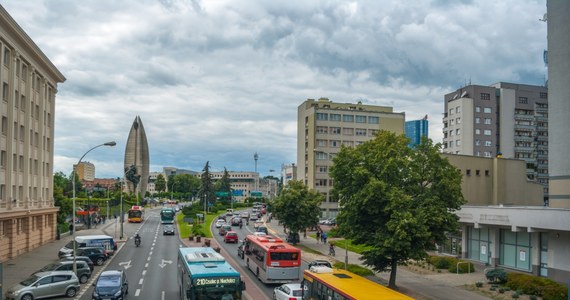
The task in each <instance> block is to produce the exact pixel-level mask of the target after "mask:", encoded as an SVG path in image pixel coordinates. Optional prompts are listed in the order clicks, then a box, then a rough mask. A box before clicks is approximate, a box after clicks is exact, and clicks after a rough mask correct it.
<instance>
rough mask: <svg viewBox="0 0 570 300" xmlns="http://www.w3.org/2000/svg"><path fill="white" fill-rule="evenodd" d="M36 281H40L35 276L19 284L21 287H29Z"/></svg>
mask: <svg viewBox="0 0 570 300" xmlns="http://www.w3.org/2000/svg"><path fill="white" fill-rule="evenodd" d="M38 279H40V277H38V276H36V275H32V276H30V277H29V278H27V279H26V280H24V281H22V282H20V284H21V285H23V286H30V285H32V284H33V283H34V282H36V281H37V280H38Z"/></svg>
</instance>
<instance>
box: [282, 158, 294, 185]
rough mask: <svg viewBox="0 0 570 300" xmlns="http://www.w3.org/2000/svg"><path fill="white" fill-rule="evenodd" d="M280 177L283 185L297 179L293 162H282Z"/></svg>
mask: <svg viewBox="0 0 570 300" xmlns="http://www.w3.org/2000/svg"><path fill="white" fill-rule="evenodd" d="M281 179H282V182H283V186H286V185H287V183H288V182H289V181H290V180H297V165H295V164H294V163H291V164H282V165H281Z"/></svg>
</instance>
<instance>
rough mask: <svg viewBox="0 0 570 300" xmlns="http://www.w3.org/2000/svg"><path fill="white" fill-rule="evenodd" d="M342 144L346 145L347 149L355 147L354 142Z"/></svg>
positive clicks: (343, 142)
mask: <svg viewBox="0 0 570 300" xmlns="http://www.w3.org/2000/svg"><path fill="white" fill-rule="evenodd" d="M342 144H343V145H345V146H346V147H353V146H354V142H353V141H342Z"/></svg>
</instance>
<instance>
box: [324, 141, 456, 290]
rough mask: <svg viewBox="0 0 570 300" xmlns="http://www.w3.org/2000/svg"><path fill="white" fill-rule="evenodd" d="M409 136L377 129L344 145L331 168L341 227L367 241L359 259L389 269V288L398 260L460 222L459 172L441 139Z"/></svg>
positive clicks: (420, 252) (415, 254) (420, 251)
mask: <svg viewBox="0 0 570 300" xmlns="http://www.w3.org/2000/svg"><path fill="white" fill-rule="evenodd" d="M408 142H409V141H408V139H407V138H406V137H405V136H404V135H397V134H395V133H392V132H388V131H380V132H378V134H377V135H376V137H375V138H374V139H372V140H370V141H367V142H365V143H363V144H361V145H359V146H357V147H355V148H348V147H343V148H342V149H341V151H340V152H339V153H338V155H337V156H336V157H335V158H334V160H333V162H334V164H333V166H332V167H331V170H330V175H331V177H332V178H333V181H334V187H333V191H332V193H333V194H334V197H338V199H340V205H341V211H340V213H339V215H338V217H337V223H338V224H339V229H340V231H341V233H342V234H344V235H345V237H347V238H350V239H353V240H354V241H355V242H356V243H359V244H364V245H366V246H370V247H371V248H370V250H367V251H364V252H363V253H362V260H363V261H364V263H365V264H366V265H369V266H371V267H372V268H373V269H374V270H376V271H378V272H380V271H385V270H387V269H391V274H390V281H389V286H390V287H392V288H395V287H396V272H397V266H398V264H405V263H406V262H407V261H408V260H410V259H422V258H425V257H426V256H427V253H426V251H427V250H431V249H434V248H435V244H436V243H442V242H443V241H444V239H445V233H446V232H450V231H455V230H456V229H457V228H458V226H459V225H458V222H457V220H458V218H457V216H456V215H455V214H453V211H455V210H457V209H459V208H460V206H461V205H462V204H463V203H464V202H465V200H464V198H463V195H462V192H461V173H460V171H459V170H458V169H457V168H455V167H454V166H453V165H451V164H450V163H449V161H448V160H447V159H446V158H444V157H443V156H442V155H441V154H440V148H441V145H440V144H436V145H434V144H433V142H432V141H431V140H430V139H427V138H424V139H423V140H422V141H421V143H420V145H418V146H417V147H416V148H414V149H412V148H409V147H408V146H407V145H408Z"/></svg>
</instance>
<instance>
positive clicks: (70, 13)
mask: <svg viewBox="0 0 570 300" xmlns="http://www.w3.org/2000/svg"><path fill="white" fill-rule="evenodd" d="M2 5H3V6H4V7H5V8H6V10H7V11H8V12H9V13H10V14H11V15H12V16H13V17H14V19H15V20H16V21H17V22H18V23H19V24H20V26H21V27H22V28H23V29H24V30H25V31H26V32H27V33H28V34H29V35H30V36H31V37H32V39H33V40H34V41H35V42H36V43H37V44H38V45H39V47H40V48H41V49H42V50H43V51H44V52H45V53H46V55H47V56H48V57H50V59H51V60H52V61H53V62H54V64H55V65H56V66H57V67H58V68H59V69H60V71H62V73H64V75H65V76H66V77H67V79H68V80H67V81H66V82H65V83H63V84H61V85H60V86H59V92H58V95H57V105H56V134H55V135H56V138H55V154H56V159H55V160H56V161H55V169H56V171H59V170H61V171H64V172H66V173H69V172H70V170H71V166H72V164H73V163H75V162H76V160H77V159H78V157H79V156H81V154H82V153H84V151H86V150H87V149H89V148H90V147H91V146H93V145H96V144H99V143H102V142H106V141H108V140H113V139H114V140H116V141H117V143H118V145H117V146H116V147H115V149H105V150H103V149H98V150H97V151H94V152H93V153H90V154H89V157H88V159H89V160H90V161H92V162H94V163H96V165H97V176H98V177H114V176H120V172H121V169H122V160H123V156H122V155H123V153H124V146H125V145H124V143H125V141H126V138H127V134H128V130H129V129H130V126H131V124H132V121H133V119H134V118H135V116H136V115H140V116H141V118H142V121H143V123H144V126H145V129H146V131H147V135H148V139H149V147H150V152H151V164H152V166H153V168H154V170H158V168H160V167H162V166H177V167H182V168H190V169H193V170H201V169H202V167H203V166H204V164H205V162H206V161H210V163H211V165H212V166H213V167H214V168H217V169H219V170H222V169H223V168H224V167H227V168H228V169H230V170H242V171H248V170H249V171H251V170H253V168H254V162H253V153H255V152H258V153H259V154H260V160H259V161H258V170H259V171H261V172H262V173H264V172H267V170H269V169H279V167H280V165H281V164H282V163H290V162H295V161H296V134H297V129H296V114H297V106H298V105H300V104H301V103H302V102H303V101H304V100H305V99H307V98H319V97H328V98H329V99H331V100H333V101H336V102H349V101H358V100H363V102H366V103H370V104H376V105H387V106H393V107H394V110H395V111H397V112H405V113H406V117H407V118H408V119H414V118H421V117H423V116H424V115H426V114H428V115H429V116H430V135H431V137H432V138H434V139H435V140H436V141H439V140H440V139H441V124H440V123H441V121H440V120H441V117H440V116H441V113H442V111H443V102H442V99H443V94H445V93H447V92H449V91H452V90H454V89H456V88H458V87H460V86H461V85H464V84H465V83H468V82H472V83H473V84H491V83H493V82H497V81H511V82H521V83H529V84H542V83H543V80H544V74H546V69H545V68H544V64H543V63H542V51H543V49H544V48H545V47H546V25H545V24H544V23H542V22H538V18H539V17H541V16H542V14H543V13H544V12H545V10H546V7H545V3H544V1H538V0H536V1H524V2H521V1H517V0H510V1H491V0H479V1H477V0H473V1H444V0H438V1H419V2H417V1H416V2H413V3H412V2H410V3H407V2H403V1H371V0H370V1H310V2H307V1H300V0H293V1H253V0H250V1H238V2H236V1H198V0H194V1H183V0H161V1H151V0H143V1H138V0H130V1H126V0H125V1H111V0H86V1H72V0H49V1H48V0H44V1H42V0H31V1H17V0H6V1H3V3H2Z"/></svg>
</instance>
